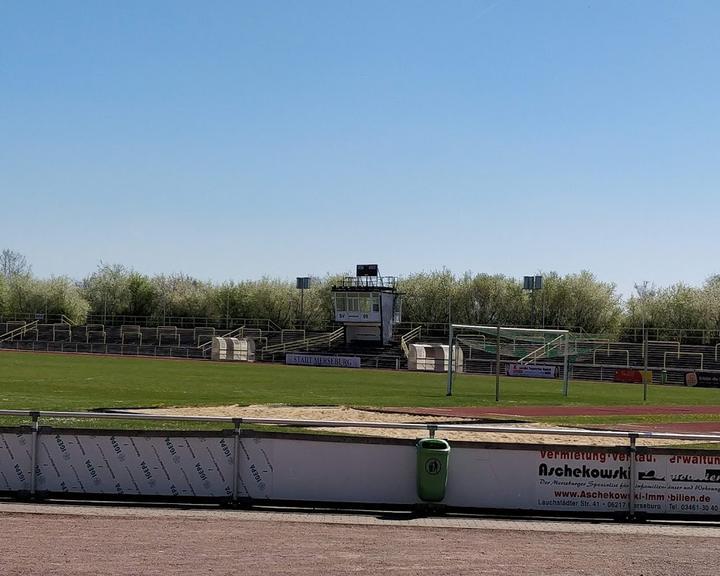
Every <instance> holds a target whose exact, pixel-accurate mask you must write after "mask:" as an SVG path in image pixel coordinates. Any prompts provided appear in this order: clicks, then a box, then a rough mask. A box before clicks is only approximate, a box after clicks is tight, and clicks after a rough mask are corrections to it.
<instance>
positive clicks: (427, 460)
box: [417, 438, 450, 502]
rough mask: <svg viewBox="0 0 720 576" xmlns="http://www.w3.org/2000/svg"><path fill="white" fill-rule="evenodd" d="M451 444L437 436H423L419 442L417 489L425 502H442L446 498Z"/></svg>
mask: <svg viewBox="0 0 720 576" xmlns="http://www.w3.org/2000/svg"><path fill="white" fill-rule="evenodd" d="M449 457H450V444H448V443H447V442H445V440H438V439H437V438H423V439H422V440H418V443H417V491H418V496H419V497H420V499H421V500H422V501H423V502H440V501H441V500H442V499H443V498H445V486H446V485H447V478H448V459H449Z"/></svg>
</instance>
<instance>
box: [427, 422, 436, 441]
mask: <svg viewBox="0 0 720 576" xmlns="http://www.w3.org/2000/svg"><path fill="white" fill-rule="evenodd" d="M427 429H428V432H429V434H430V438H435V431H436V430H437V424H428V425H427Z"/></svg>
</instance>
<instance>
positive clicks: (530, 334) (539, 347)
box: [447, 324, 570, 401]
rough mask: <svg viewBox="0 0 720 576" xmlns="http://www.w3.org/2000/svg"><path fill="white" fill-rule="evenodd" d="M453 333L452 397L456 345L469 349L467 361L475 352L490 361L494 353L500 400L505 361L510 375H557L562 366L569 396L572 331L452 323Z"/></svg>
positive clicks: (451, 362)
mask: <svg viewBox="0 0 720 576" xmlns="http://www.w3.org/2000/svg"><path fill="white" fill-rule="evenodd" d="M449 333H450V337H449V346H448V347H449V350H450V358H449V362H448V381H447V395H448V396H452V388H453V361H452V354H453V351H454V350H455V349H456V348H455V347H456V346H457V347H458V348H461V349H463V350H467V352H466V354H465V358H466V360H467V359H472V358H473V352H475V357H476V358H477V357H478V355H480V356H482V357H484V359H485V361H486V362H490V363H492V361H493V360H492V358H493V356H494V372H495V400H496V401H499V400H500V375H501V372H502V369H501V366H502V365H503V364H504V365H505V372H506V374H507V375H508V376H528V377H541V378H554V377H556V376H557V375H558V374H559V372H560V366H562V374H561V375H562V379H563V386H562V394H563V396H567V395H568V392H569V383H570V379H569V355H570V331H569V330H550V329H545V328H512V327H507V326H475V325H470V324H450V330H449ZM561 362H562V364H561ZM491 365H492V364H491ZM466 371H467V370H466Z"/></svg>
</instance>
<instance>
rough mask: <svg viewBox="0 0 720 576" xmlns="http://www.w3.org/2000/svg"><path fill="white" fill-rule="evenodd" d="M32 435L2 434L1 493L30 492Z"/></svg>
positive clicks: (0, 461)
mask: <svg viewBox="0 0 720 576" xmlns="http://www.w3.org/2000/svg"><path fill="white" fill-rule="evenodd" d="M31 438H32V437H31V435H30V434H24V433H22V432H0V492H2V491H8V492H19V491H23V490H30V470H31V469H32V455H31V453H30V446H31V441H32V440H31Z"/></svg>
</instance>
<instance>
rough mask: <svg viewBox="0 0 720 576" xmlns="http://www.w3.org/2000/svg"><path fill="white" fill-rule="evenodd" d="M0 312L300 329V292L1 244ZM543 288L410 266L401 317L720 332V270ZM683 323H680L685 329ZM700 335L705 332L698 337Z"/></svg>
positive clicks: (307, 307) (316, 291)
mask: <svg viewBox="0 0 720 576" xmlns="http://www.w3.org/2000/svg"><path fill="white" fill-rule="evenodd" d="M0 256H1V257H0V315H2V316H5V317H9V316H13V315H26V316H28V315H30V316H32V315H33V314H37V313H43V314H49V315H53V314H65V315H66V316H68V317H70V318H72V319H73V320H74V321H76V322H80V323H82V322H84V321H85V319H86V316H87V314H93V315H96V316H100V317H105V318H106V319H110V318H112V317H113V316H120V317H135V319H136V320H135V321H137V322H143V321H148V322H155V323H164V322H166V321H168V319H177V318H190V317H194V318H202V319H204V318H208V319H212V320H213V321H215V322H218V323H220V325H222V323H223V321H224V322H225V323H226V324H227V325H228V327H230V325H231V324H233V325H235V324H236V322H238V321H240V319H268V320H270V321H272V322H273V323H274V324H276V325H278V326H279V327H282V328H291V327H292V328H298V327H300V326H302V325H303V322H302V321H301V306H300V291H299V290H297V289H296V287H295V283H294V282H289V281H286V280H280V279H275V278H268V277H264V278H261V279H260V280H252V281H242V282H232V281H228V282H223V283H220V284H217V283H211V282H207V281H202V280H198V279H196V278H193V277H191V276H188V275H185V274H170V275H158V276H154V277H149V276H146V275H143V274H140V273H139V272H136V271H134V270H132V269H130V268H127V267H125V266H122V265H119V264H101V265H100V266H98V269H97V270H96V271H95V272H93V273H92V274H90V275H89V276H87V277H86V278H85V279H83V280H82V281H81V282H80V283H75V282H73V281H72V280H71V279H69V278H66V277H52V278H50V279H45V280H43V279H38V278H35V277H34V276H33V275H32V274H31V268H30V265H29V264H28V262H27V261H26V259H25V258H24V257H23V256H22V255H21V254H19V253H16V252H13V251H10V250H3V251H2V252H0ZM543 277H544V286H543V290H542V291H539V292H536V293H535V294H530V293H528V292H527V291H524V290H523V287H522V283H521V282H520V280H519V279H516V278H510V277H507V276H503V275H498V274H496V275H490V274H471V273H465V274H463V275H460V276H456V275H454V274H453V273H452V272H450V271H449V270H447V269H443V270H439V271H432V272H420V273H417V274H411V275H409V276H406V277H404V278H401V279H400V281H399V286H398V287H399V289H400V291H401V292H402V293H403V299H404V303H403V320H404V321H406V322H414V323H441V324H445V323H447V321H448V314H449V313H451V315H452V321H453V322H455V323H460V324H485V325H496V324H502V325H508V326H529V325H531V324H534V325H535V326H538V327H540V326H545V327H567V328H571V329H574V330H582V331H584V332H587V333H606V334H612V335H621V334H622V335H624V336H626V337H630V336H633V337H635V338H636V339H637V338H638V335H639V337H640V338H641V337H642V334H641V333H642V330H641V327H643V326H645V327H647V328H648V329H650V330H653V331H654V332H653V333H652V337H653V338H661V339H662V338H666V337H667V338H668V339H670V338H672V339H678V338H681V337H682V338H684V340H685V341H690V340H691V339H695V340H693V341H697V343H701V342H700V340H702V341H709V340H710V339H717V335H718V333H719V332H718V331H720V275H715V276H711V277H709V278H708V279H707V281H706V282H705V283H704V284H703V285H702V286H700V287H692V286H687V285H685V284H682V283H678V284H674V285H672V286H669V287H665V288H657V287H655V286H653V285H648V284H647V283H646V284H643V285H639V286H637V287H636V288H637V289H636V293H635V294H633V295H631V296H630V297H629V298H628V299H627V300H626V301H625V302H624V303H623V302H622V301H621V298H620V296H619V295H618V294H617V292H616V288H615V285H614V284H612V283H608V282H603V281H600V280H598V279H597V278H596V277H595V276H594V275H593V274H591V273H590V272H588V271H583V272H580V273H579V274H569V275H565V276H561V275H559V274H557V273H556V272H547V273H544V274H543ZM341 279H342V276H340V275H338V276H326V277H325V278H321V279H319V278H315V279H313V282H312V285H311V288H310V289H308V290H306V291H305V292H304V303H303V313H302V317H303V318H302V320H304V326H305V327H306V328H308V329H311V330H312V329H314V330H322V329H328V328H329V327H330V325H331V324H332V322H333V307H332V287H333V286H334V285H336V284H338V283H339V282H340V281H341ZM681 330H684V331H685V332H684V333H683V332H682V331H681ZM698 339H699V340H698Z"/></svg>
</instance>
